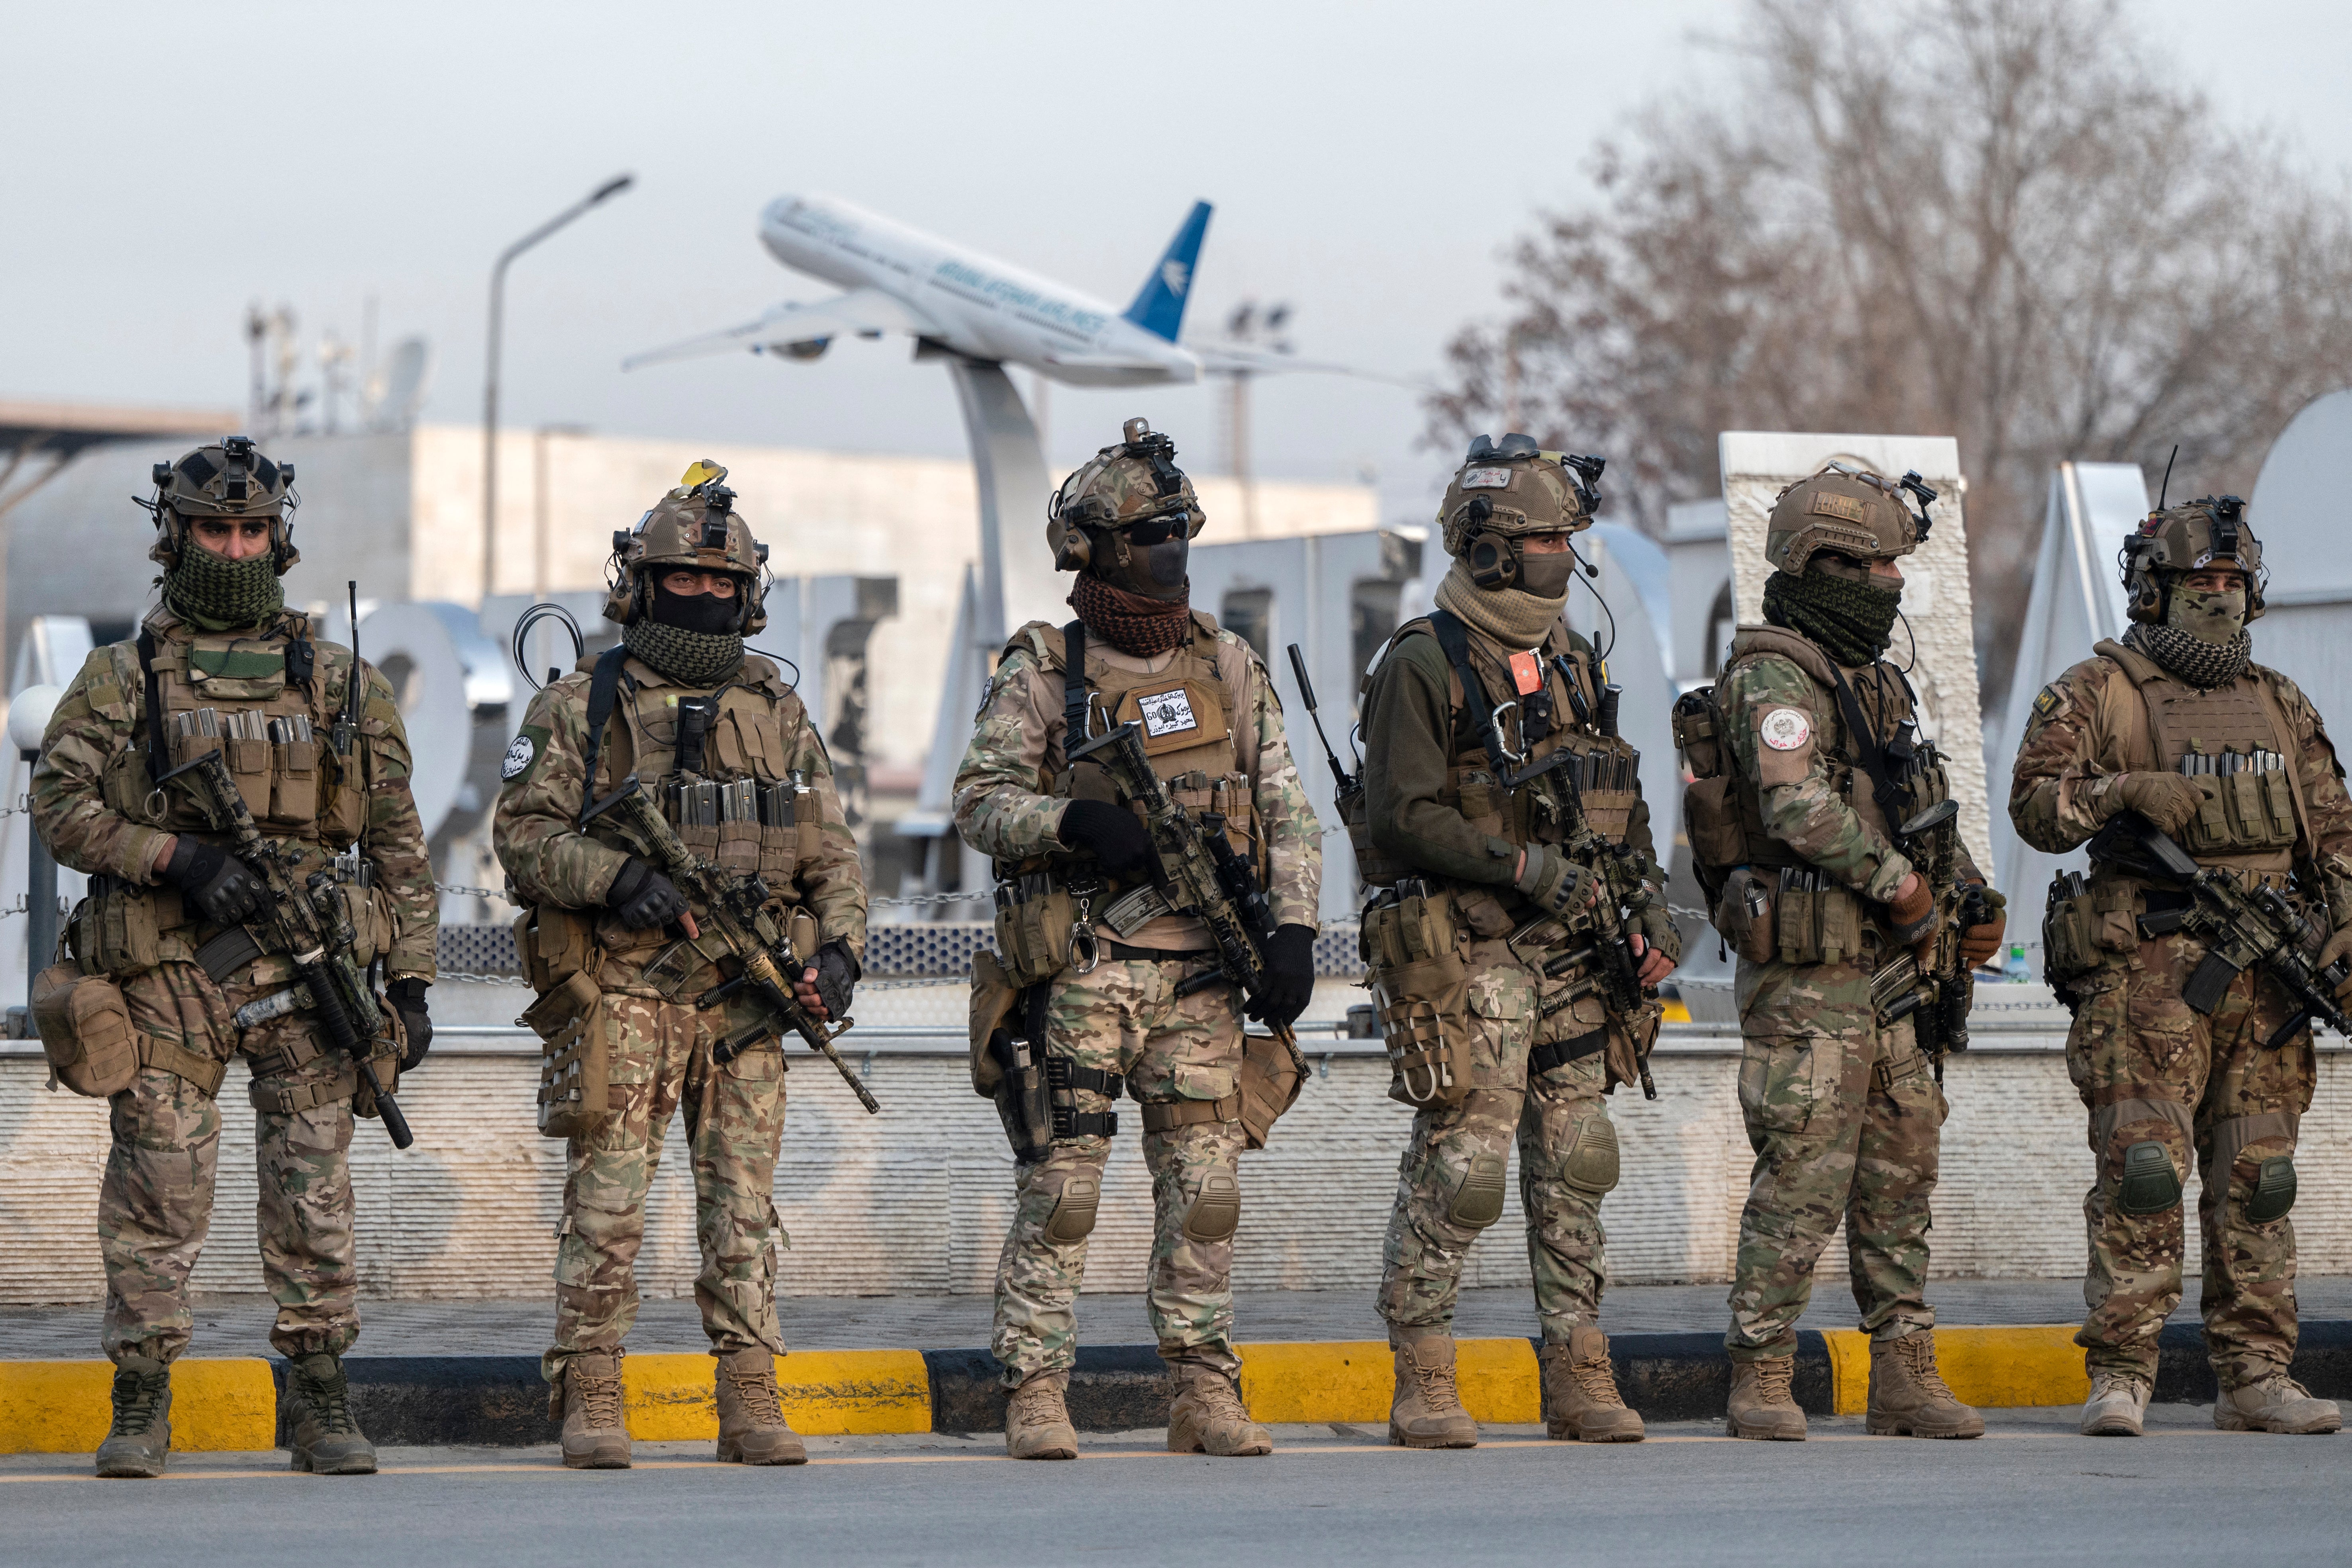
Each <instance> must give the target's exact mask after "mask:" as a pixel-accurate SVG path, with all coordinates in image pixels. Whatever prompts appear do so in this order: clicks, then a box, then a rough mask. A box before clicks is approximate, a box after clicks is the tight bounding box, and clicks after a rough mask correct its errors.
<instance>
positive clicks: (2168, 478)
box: [2156, 441, 2180, 511]
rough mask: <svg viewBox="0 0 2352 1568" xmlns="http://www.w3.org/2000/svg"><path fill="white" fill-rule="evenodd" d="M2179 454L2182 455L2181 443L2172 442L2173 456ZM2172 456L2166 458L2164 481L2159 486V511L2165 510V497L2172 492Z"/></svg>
mask: <svg viewBox="0 0 2352 1568" xmlns="http://www.w3.org/2000/svg"><path fill="white" fill-rule="evenodd" d="M2179 456H2180V443H2179V442H2178V441H2175V442H2174V443H2173V444H2172V458H2178V457H2179ZM2172 458H2165V459H2164V483H2163V484H2161V485H2159V486H2158V487H2157V491H2156V510H2158V511H2162V510H2164V498H2165V497H2166V496H2168V495H2170V494H2171V493H2172Z"/></svg>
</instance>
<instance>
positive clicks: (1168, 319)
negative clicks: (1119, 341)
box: [1127, 202, 1210, 343]
mask: <svg viewBox="0 0 2352 1568" xmlns="http://www.w3.org/2000/svg"><path fill="white" fill-rule="evenodd" d="M1209 210H1210V209H1209V204H1208V203H1206V202H1194V203H1193V204H1192V213H1191V215H1190V216H1187V217H1186V218H1185V219H1184V223H1183V226H1182V227H1181V228H1179V229H1178V230H1177V231H1176V237H1175V238H1174V239H1171V240H1170V241H1169V242H1168V252H1167V254H1166V255H1164V256H1162V257H1161V258H1160V264H1159V265H1158V266H1157V267H1154V268H1152V269H1151V276H1150V277H1149V278H1146V279H1144V280H1143V288H1142V289H1141V290H1140V291H1139V292H1138V293H1137V294H1136V296H1135V303H1134V304H1132V305H1129V307H1128V308H1127V319H1128V320H1129V321H1133V322H1134V323H1135V324H1136V325H1137V326H1139V327H1141V328H1142V329H1143V330H1144V331H1147V332H1150V333H1151V334H1152V335H1153V336H1154V337H1160V338H1165V339H1167V340H1168V341H1169V342H1171V343H1172V342H1175V341H1176V332H1177V330H1178V329H1179V328H1181V326H1183V324H1184V301H1185V300H1188V299H1190V298H1191V297H1192V268H1193V264H1194V263H1195V262H1197V261H1199V260H1200V258H1201V239H1202V236H1203V235H1205V234H1207V233H1208V232H1209Z"/></svg>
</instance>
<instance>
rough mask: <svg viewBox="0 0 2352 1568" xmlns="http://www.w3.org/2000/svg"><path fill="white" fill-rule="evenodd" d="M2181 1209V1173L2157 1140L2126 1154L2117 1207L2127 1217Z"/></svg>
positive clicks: (2117, 1196)
mask: <svg viewBox="0 0 2352 1568" xmlns="http://www.w3.org/2000/svg"><path fill="white" fill-rule="evenodd" d="M2179 1206H2180V1173H2179V1171H2177V1170H2175V1169H2173V1165H2172V1156H2171V1154H2170V1153H2168V1152H2166V1150H2165V1147H2164V1145H2163V1144H2161V1143H2159V1142H2156V1140H2154V1139H2152V1138H2151V1139H2147V1140H2146V1141H2144V1142H2138V1143H2135V1144H2133V1145H2132V1146H2131V1147H2130V1148H2128V1149H2126V1150H2125V1151H2124V1179H2123V1183H2122V1184H2121V1186H2120V1187H2119V1188H2118V1189H2117V1191H2116V1209H2117V1210H2118V1211H2120V1212H2121V1213H2124V1214H2127V1215H2149V1214H2162V1213H2163V1212H2164V1211H2165V1210H2167V1209H2174V1208H2179Z"/></svg>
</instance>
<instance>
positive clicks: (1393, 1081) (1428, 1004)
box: [1370, 952, 1470, 1106]
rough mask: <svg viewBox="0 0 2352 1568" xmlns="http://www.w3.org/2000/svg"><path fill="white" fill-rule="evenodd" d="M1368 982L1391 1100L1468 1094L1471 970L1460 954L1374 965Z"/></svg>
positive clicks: (1447, 1101)
mask: <svg viewBox="0 0 2352 1568" xmlns="http://www.w3.org/2000/svg"><path fill="white" fill-rule="evenodd" d="M1370 984H1371V992H1372V1005H1373V1006H1374V1007H1375V1008H1377V1009H1378V1010H1379V1015H1380V1023H1381V1043H1382V1044H1383V1045H1385V1046H1386V1047H1388V1053H1389V1098H1390V1099H1391V1100H1401V1101H1402V1102H1403V1103H1404V1104H1407V1105H1413V1106H1427V1105H1454V1104H1458V1103H1459V1102H1460V1101H1461V1100H1462V1099H1463V1097H1464V1096H1465V1095H1467V1094H1468V1093H1469V1092H1470V1013H1469V998H1470V972H1469V969H1468V967H1467V966H1466V965H1465V964H1464V963H1463V962H1462V958H1461V955H1460V954H1459V953H1454V952H1444V953H1439V954H1437V955H1436V956H1434V957H1432V958H1424V959H1421V960H1419V961H1417V962H1415V963H1406V964H1401V965H1398V966H1397V967H1395V968H1393V969H1391V968H1381V969H1375V970H1373V971H1372V974H1371V980H1370Z"/></svg>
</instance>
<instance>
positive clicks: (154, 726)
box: [139, 626, 172, 783]
mask: <svg viewBox="0 0 2352 1568" xmlns="http://www.w3.org/2000/svg"><path fill="white" fill-rule="evenodd" d="M139 673H140V675H141V676H142V678H143V679H145V681H146V686H147V777H148V780H149V781H150V782H151V783H152V781H154V780H156V779H160V778H162V777H163V775H164V774H165V773H170V772H171V771H172V748H171V746H170V745H169V744H168V743H167V742H165V741H164V739H163V677H161V676H159V675H157V674H156V673H155V633H154V629H153V628H152V627H150V626H142V627H140V628H139Z"/></svg>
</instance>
